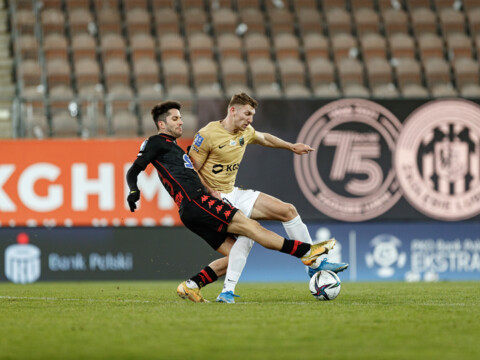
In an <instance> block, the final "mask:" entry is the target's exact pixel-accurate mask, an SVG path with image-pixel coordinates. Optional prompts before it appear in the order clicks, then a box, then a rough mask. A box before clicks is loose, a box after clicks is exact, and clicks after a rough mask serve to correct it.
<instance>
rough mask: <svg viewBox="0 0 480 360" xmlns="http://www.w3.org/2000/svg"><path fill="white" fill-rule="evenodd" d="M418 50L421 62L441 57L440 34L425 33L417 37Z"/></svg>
mask: <svg viewBox="0 0 480 360" xmlns="http://www.w3.org/2000/svg"><path fill="white" fill-rule="evenodd" d="M417 41H418V52H419V55H420V59H421V60H422V62H425V61H426V60H427V59H429V58H443V55H444V54H443V51H444V48H443V40H442V38H441V37H440V36H438V35H435V34H431V33H425V34H422V35H420V36H419V37H418V39H417Z"/></svg>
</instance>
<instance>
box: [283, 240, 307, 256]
mask: <svg viewBox="0 0 480 360" xmlns="http://www.w3.org/2000/svg"><path fill="white" fill-rule="evenodd" d="M308 250H310V244H307V243H304V242H301V241H298V240H288V239H285V240H284V242H283V246H282V249H281V250H280V251H281V252H283V253H286V254H290V255H293V256H296V257H298V258H301V257H302V256H303V255H305V254H306V253H307V252H308Z"/></svg>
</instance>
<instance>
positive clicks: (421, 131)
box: [395, 100, 480, 221]
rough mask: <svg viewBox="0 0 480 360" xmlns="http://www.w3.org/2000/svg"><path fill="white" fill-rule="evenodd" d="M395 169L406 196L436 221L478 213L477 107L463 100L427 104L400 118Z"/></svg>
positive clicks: (479, 112)
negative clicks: (401, 123)
mask: <svg viewBox="0 0 480 360" xmlns="http://www.w3.org/2000/svg"><path fill="white" fill-rule="evenodd" d="M395 168H396V172H397V176H398V180H399V182H400V185H401V187H402V189H403V191H404V194H405V197H406V198H407V200H408V201H409V202H410V203H411V204H412V206H414V207H415V208H416V209H418V210H419V211H420V212H422V213H424V214H426V215H428V216H430V217H433V218H436V219H439V220H450V221H456V220H462V219H467V218H470V217H472V216H475V215H477V214H479V213H480V107H479V106H478V105H476V104H474V103H471V102H468V101H466V100H442V101H433V102H430V103H427V104H425V105H423V106H422V107H420V108H419V109H418V110H416V111H415V112H414V113H412V114H411V115H410V117H409V118H408V119H407V120H406V122H405V126H404V130H403V131H402V134H401V136H400V137H399V140H398V144H397V152H396V155H395Z"/></svg>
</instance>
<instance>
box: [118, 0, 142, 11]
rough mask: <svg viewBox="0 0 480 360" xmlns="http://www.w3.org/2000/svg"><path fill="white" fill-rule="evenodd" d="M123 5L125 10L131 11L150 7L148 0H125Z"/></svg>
mask: <svg viewBox="0 0 480 360" xmlns="http://www.w3.org/2000/svg"><path fill="white" fill-rule="evenodd" d="M123 6H124V8H125V12H129V11H130V10H134V9H137V8H139V9H143V10H146V9H147V7H148V0H123Z"/></svg>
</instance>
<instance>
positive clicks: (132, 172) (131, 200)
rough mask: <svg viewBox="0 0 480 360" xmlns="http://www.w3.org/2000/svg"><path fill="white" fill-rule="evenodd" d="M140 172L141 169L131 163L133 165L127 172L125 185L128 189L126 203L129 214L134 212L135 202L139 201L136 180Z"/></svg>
mask: <svg viewBox="0 0 480 360" xmlns="http://www.w3.org/2000/svg"><path fill="white" fill-rule="evenodd" d="M141 172H142V168H141V167H140V166H139V165H137V164H135V163H133V165H132V166H131V167H130V169H128V171H127V184H128V187H129V188H130V192H129V193H128V197H127V202H128V206H129V207H130V211H131V212H134V211H135V209H136V208H137V204H136V202H137V201H138V200H140V189H139V188H138V186H137V178H138V174H140V173H141Z"/></svg>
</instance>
